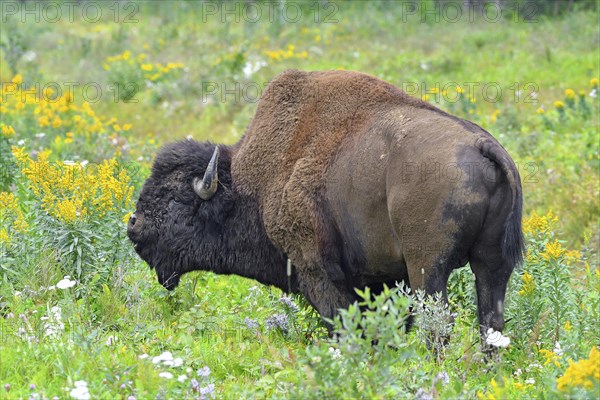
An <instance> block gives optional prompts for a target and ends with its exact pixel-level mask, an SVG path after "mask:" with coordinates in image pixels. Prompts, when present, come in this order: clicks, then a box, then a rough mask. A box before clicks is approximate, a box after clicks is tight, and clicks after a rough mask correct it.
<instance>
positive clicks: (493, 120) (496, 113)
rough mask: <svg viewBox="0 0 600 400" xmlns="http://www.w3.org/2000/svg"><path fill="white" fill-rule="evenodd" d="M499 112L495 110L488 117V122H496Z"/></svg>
mask: <svg viewBox="0 0 600 400" xmlns="http://www.w3.org/2000/svg"><path fill="white" fill-rule="evenodd" d="M500 113H501V111H500V110H495V111H494V112H493V113H492V116H491V117H490V120H491V121H492V123H494V122H496V121H497V120H498V116H499V115H500Z"/></svg>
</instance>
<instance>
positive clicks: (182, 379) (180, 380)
mask: <svg viewBox="0 0 600 400" xmlns="http://www.w3.org/2000/svg"><path fill="white" fill-rule="evenodd" d="M186 379H187V375H179V376H178V377H177V380H178V381H179V382H181V383H183V382H185V380H186Z"/></svg>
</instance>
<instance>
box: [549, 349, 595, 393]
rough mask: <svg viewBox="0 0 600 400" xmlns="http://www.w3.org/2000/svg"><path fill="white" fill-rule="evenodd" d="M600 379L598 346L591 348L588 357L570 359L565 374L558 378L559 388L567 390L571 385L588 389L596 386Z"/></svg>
mask: <svg viewBox="0 0 600 400" xmlns="http://www.w3.org/2000/svg"><path fill="white" fill-rule="evenodd" d="M599 381H600V351H598V348H597V347H596V346H594V347H592V349H591V350H590V355H589V357H588V358H587V359H583V360H579V361H577V362H573V361H572V360H569V367H568V368H567V370H566V371H565V373H564V375H563V376H561V377H559V378H558V379H557V380H556V384H557V387H558V390H561V391H565V390H567V389H569V388H570V387H576V386H582V387H584V388H586V389H592V388H594V385H598V383H599Z"/></svg>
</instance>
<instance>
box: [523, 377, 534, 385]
mask: <svg viewBox="0 0 600 400" xmlns="http://www.w3.org/2000/svg"><path fill="white" fill-rule="evenodd" d="M525 383H526V384H528V385H535V379H533V378H529V379H525Z"/></svg>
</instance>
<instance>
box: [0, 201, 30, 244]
mask: <svg viewBox="0 0 600 400" xmlns="http://www.w3.org/2000/svg"><path fill="white" fill-rule="evenodd" d="M0 220H1V221H2V225H3V226H2V231H1V232H0V243H8V242H10V240H11V234H10V233H11V231H15V232H20V233H22V232H24V231H25V230H26V229H27V228H28V224H27V222H26V221H25V218H24V216H23V213H22V212H21V208H20V207H19V205H18V203H17V199H16V197H15V195H14V193H12V192H0Z"/></svg>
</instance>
